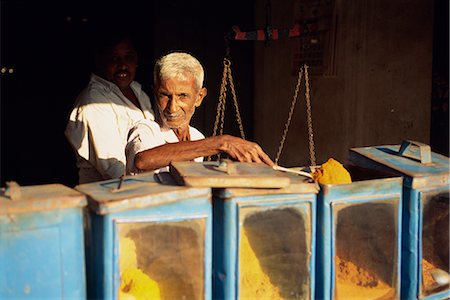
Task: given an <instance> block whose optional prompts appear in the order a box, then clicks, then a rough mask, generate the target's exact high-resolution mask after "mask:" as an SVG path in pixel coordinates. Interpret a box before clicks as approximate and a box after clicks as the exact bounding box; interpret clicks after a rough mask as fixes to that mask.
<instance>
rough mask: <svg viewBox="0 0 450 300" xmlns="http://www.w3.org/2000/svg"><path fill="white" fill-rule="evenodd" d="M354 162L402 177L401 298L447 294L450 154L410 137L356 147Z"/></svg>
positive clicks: (352, 150) (449, 279) (449, 277)
mask: <svg viewBox="0 0 450 300" xmlns="http://www.w3.org/2000/svg"><path fill="white" fill-rule="evenodd" d="M350 161H351V163H352V164H354V165H357V166H359V167H363V168H366V169H371V170H375V171H379V172H385V173H391V174H397V175H401V176H403V243H402V291H401V297H402V299H448V298H449V297H450V289H449V281H450V276H449V272H450V267H449V189H450V183H449V168H450V161H449V158H448V157H445V156H442V155H439V154H437V153H433V152H431V149H430V147H429V146H428V145H426V144H423V143H420V142H417V141H410V140H406V141H403V143H402V144H401V145H386V146H375V147H362V148H353V149H351V150H350Z"/></svg>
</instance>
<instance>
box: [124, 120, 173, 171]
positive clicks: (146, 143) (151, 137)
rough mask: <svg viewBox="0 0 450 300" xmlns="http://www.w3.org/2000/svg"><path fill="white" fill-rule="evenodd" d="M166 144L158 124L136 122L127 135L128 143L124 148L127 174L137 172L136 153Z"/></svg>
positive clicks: (148, 121)
mask: <svg viewBox="0 0 450 300" xmlns="http://www.w3.org/2000/svg"><path fill="white" fill-rule="evenodd" d="M164 144H166V140H165V139H164V137H163V135H162V133H161V130H160V128H159V125H158V123H156V122H154V121H151V120H141V121H139V122H137V123H136V124H135V125H134V126H133V127H132V128H131V130H130V132H129V134H128V142H127V145H126V147H125V153H126V160H127V166H126V168H127V174H137V173H139V170H137V169H136V167H135V165H134V158H135V156H136V154H137V153H139V152H142V151H144V150H147V149H152V148H155V147H158V146H161V145H164Z"/></svg>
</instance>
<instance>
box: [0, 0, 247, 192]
mask: <svg viewBox="0 0 450 300" xmlns="http://www.w3.org/2000/svg"><path fill="white" fill-rule="evenodd" d="M244 2H245V1H244ZM125 3H126V4H125ZM217 5H218V4H217V3H215V1H181V0H176V1H145V2H138V1H123V2H121V3H115V2H111V1H110V2H94V1H91V2H83V1H59V2H55V3H53V2H42V1H36V2H30V1H17V0H14V1H2V2H1V66H2V67H3V66H6V68H7V69H8V70H9V69H10V68H13V69H14V72H13V73H12V74H10V73H9V72H8V71H7V72H6V73H5V74H3V75H2V76H1V177H0V180H1V185H2V186H3V185H4V183H5V181H9V180H14V181H17V182H18V183H19V184H20V185H30V184H43V183H62V184H66V185H69V186H74V185H75V184H76V183H77V180H78V177H77V176H78V175H77V169H76V166H75V154H74V151H73V150H72V148H70V145H69V144H68V142H67V141H66V138H65V136H64V129H65V126H66V122H67V118H68V114H69V112H70V109H71V107H72V105H73V102H74V100H75V98H76V96H77V95H78V93H79V92H80V90H81V89H83V88H84V87H85V85H86V84H87V82H88V80H89V75H90V71H91V67H92V55H91V46H92V42H93V40H94V39H95V38H96V37H97V36H98V35H99V34H101V32H102V31H103V30H106V29H111V28H124V29H126V30H130V31H132V32H133V33H134V36H135V38H137V40H136V41H137V46H138V50H139V67H138V74H137V78H136V80H137V81H138V82H140V83H141V84H142V85H143V89H144V90H145V91H146V92H147V93H148V95H149V96H152V95H151V92H150V91H151V75H152V67H153V63H154V60H155V58H157V57H159V56H160V55H162V54H164V53H166V52H168V51H170V50H184V51H188V52H190V53H192V54H194V55H195V56H196V57H197V58H198V59H199V60H200V61H201V62H202V63H203V65H204V67H205V69H206V74H205V75H206V76H205V77H206V78H205V81H206V83H205V84H206V86H207V88H208V96H207V98H206V101H205V103H204V104H203V105H202V107H200V108H199V109H198V111H197V113H196V114H195V115H194V119H193V124H194V126H196V127H197V128H199V129H200V130H201V131H203V132H204V133H205V135H211V133H212V126H213V123H214V118H215V109H216V108H215V106H216V103H217V99H218V96H219V87H220V81H221V76H222V68H223V65H222V59H223V56H224V54H225V42H224V37H225V35H226V34H228V33H229V32H230V31H231V27H232V25H234V24H239V26H240V27H241V28H243V29H245V28H247V29H249V28H250V27H251V26H252V24H253V13H252V12H253V4H252V1H248V2H247V3H240V1H234V0H232V1H227V2H226V5H224V6H223V7H221V8H216V7H215V6H217ZM232 47H233V49H232V50H231V54H232V55H233V56H235V57H236V58H235V59H234V65H233V68H234V70H233V72H235V73H237V74H239V78H235V80H237V81H236V82H235V84H236V89H237V90H239V92H240V97H241V98H242V99H243V100H242V101H241V102H242V103H241V106H242V107H241V110H242V112H241V113H242V114H243V115H246V116H247V118H246V119H245V120H246V124H245V126H246V129H247V130H248V131H249V132H248V133H247V135H248V137H249V138H251V131H252V128H251V126H252V119H251V118H252V113H251V109H252V103H251V101H249V99H252V95H251V93H252V90H253V86H252V84H253V82H252V78H251V71H252V70H253V67H252V64H253V58H252V44H251V42H244V43H242V44H238V45H232ZM236 66H238V67H236ZM239 66H241V67H239ZM230 99H231V98H230ZM152 101H153V99H152ZM228 102H229V103H231V101H230V100H228ZM230 109H232V108H231V107H228V108H227V110H228V112H229V113H231V112H232V111H231V110H230ZM230 117H232V116H228V114H227V120H228V119H229V118H230ZM226 124H228V125H227V126H226V129H227V130H228V131H229V132H230V133H233V134H238V131H237V128H234V127H235V126H234V125H231V124H235V121H234V120H232V121H230V122H228V121H226Z"/></svg>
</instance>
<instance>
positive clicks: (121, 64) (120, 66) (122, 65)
mask: <svg viewBox="0 0 450 300" xmlns="http://www.w3.org/2000/svg"><path fill="white" fill-rule="evenodd" d="M117 68H118V69H119V70H121V71H123V70H127V69H128V64H127V63H126V62H124V61H123V60H121V61H119V62H117Z"/></svg>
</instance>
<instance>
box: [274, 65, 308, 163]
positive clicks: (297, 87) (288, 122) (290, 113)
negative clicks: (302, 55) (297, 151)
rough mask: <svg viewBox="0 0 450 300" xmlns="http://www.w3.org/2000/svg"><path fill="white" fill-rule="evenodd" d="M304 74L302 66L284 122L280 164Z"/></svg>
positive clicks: (278, 156)
mask: <svg viewBox="0 0 450 300" xmlns="http://www.w3.org/2000/svg"><path fill="white" fill-rule="evenodd" d="M302 74H303V67H301V68H300V71H298V77H297V85H296V86H295V93H294V98H292V102H291V108H290V109H289V116H288V119H287V121H286V123H285V124H284V131H283V135H282V137H281V142H280V146H279V147H278V152H277V156H276V158H275V164H276V165H278V160H279V159H280V155H281V151H282V150H283V147H284V142H285V141H286V137H287V133H288V130H289V125H290V124H291V120H292V115H293V114H294V108H295V104H296V102H297V98H298V92H299V90H300V83H301V82H302Z"/></svg>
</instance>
